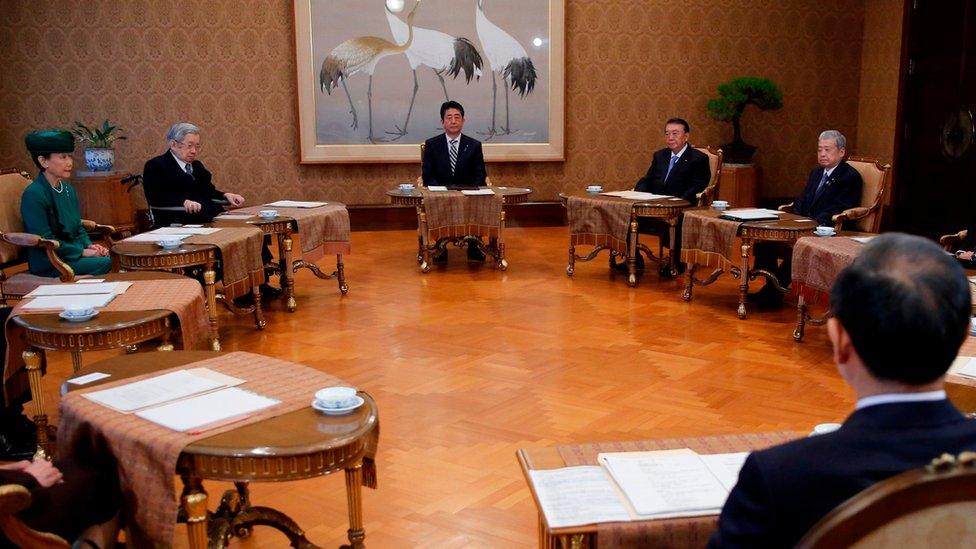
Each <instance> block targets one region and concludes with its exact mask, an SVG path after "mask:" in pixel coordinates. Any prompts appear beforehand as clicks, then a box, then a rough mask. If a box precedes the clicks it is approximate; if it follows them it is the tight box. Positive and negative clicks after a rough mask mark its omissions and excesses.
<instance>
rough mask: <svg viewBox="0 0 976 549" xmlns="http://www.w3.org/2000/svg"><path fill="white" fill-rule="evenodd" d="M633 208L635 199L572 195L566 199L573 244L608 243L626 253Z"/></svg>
mask: <svg viewBox="0 0 976 549" xmlns="http://www.w3.org/2000/svg"><path fill="white" fill-rule="evenodd" d="M633 209H634V202H633V201H631V200H626V199H623V198H614V197H608V196H601V195H599V194H594V195H593V196H570V197H569V198H567V200H566V217H567V219H568V221H569V242H570V246H594V247H595V246H605V247H607V248H609V249H611V250H613V251H614V252H616V253H618V254H620V255H624V256H626V255H627V254H628V248H627V236H628V234H629V233H630V215H631V212H632V211H633Z"/></svg>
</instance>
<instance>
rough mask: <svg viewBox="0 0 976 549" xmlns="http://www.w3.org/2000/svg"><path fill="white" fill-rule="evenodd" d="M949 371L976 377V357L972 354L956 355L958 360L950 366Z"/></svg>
mask: <svg viewBox="0 0 976 549" xmlns="http://www.w3.org/2000/svg"><path fill="white" fill-rule="evenodd" d="M949 373H950V374H956V375H959V376H965V377H972V378H976V358H973V357H971V356H958V357H956V360H954V361H953V362H952V365H951V366H949Z"/></svg>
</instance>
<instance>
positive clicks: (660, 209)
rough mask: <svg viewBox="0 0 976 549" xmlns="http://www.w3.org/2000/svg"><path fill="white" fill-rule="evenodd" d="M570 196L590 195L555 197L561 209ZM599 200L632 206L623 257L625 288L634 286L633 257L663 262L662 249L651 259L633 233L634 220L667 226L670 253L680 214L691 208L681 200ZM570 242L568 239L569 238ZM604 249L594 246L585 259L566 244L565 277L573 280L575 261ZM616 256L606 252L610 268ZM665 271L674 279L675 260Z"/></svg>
mask: <svg viewBox="0 0 976 549" xmlns="http://www.w3.org/2000/svg"><path fill="white" fill-rule="evenodd" d="M570 196H577V197H591V196H593V193H588V192H586V191H576V192H572V193H559V199H560V200H561V201H562V204H563V206H566V204H567V202H568V201H569V197H570ZM601 198H605V199H607V200H614V201H621V202H626V203H630V204H632V205H633V207H632V209H631V217H630V229H629V230H628V235H629V236H630V237H629V238H628V239H627V255H626V257H625V259H626V261H627V284H628V285H630V286H631V287H634V286H637V254H639V253H640V252H644V254H646V255H647V259H648V260H649V261H657V262H662V261H664V247H663V245H659V246H658V254H657V256H655V255H654V252H652V251H651V249H650V248H649V247H647V245H645V244H642V243H641V242H640V233H639V232H638V231H637V220H638V219H639V218H648V219H660V220H661V221H663V222H665V223H666V224H667V225H668V236H669V237H670V238H671V240H669V242H671V246H672V249H674V241H675V232H676V230H677V226H678V223H679V222H680V221H681V214H682V212H684V211H685V210H687V209H688V208H691V207H692V204H691V203H690V202H688V201H687V200H685V199H683V198H674V197H671V198H656V199H654V200H628V199H626V198H620V197H615V196H606V195H602V196H601ZM570 238H571V239H572V236H571V237H570ZM605 249H608V248H607V247H606V246H603V245H598V246H595V247H594V248H593V249H592V250H590V253H588V254H587V255H585V256H582V255H576V246H574V245H573V244H572V242H570V246H569V264H568V265H566V275H567V276H573V273H574V272H575V270H576V262H577V261H591V260H592V259H593V258H595V257H596V256H597V254H599V253H600V252H601V251H603V250H605ZM615 255H616V252H615V251H613V250H610V264H611V267H613V263H614V256H615ZM667 268H668V269H669V270H670V272H671V276H677V274H678V272H677V270H676V269H675V258H674V257H673V256H672V255H671V254H669V255H668V260H667Z"/></svg>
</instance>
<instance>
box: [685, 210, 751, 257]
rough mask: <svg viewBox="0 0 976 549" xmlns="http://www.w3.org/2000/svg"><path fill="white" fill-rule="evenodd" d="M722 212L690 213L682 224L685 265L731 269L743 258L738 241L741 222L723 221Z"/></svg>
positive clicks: (704, 211) (702, 211)
mask: <svg viewBox="0 0 976 549" xmlns="http://www.w3.org/2000/svg"><path fill="white" fill-rule="evenodd" d="M720 215H722V212H721V211H718V210H712V209H703V210H688V211H686V212H685V213H684V216H683V218H682V220H681V261H682V262H683V263H688V264H696V265H701V266H703V267H712V266H715V267H721V268H723V269H727V268H728V267H729V266H731V265H733V264H734V263H735V261H736V259H737V258H738V257H739V255H738V254H736V253H735V249H734V246H735V238H736V236H737V235H738V234H739V226H740V225H742V222H741V221H731V220H728V219H720V218H719V216H720Z"/></svg>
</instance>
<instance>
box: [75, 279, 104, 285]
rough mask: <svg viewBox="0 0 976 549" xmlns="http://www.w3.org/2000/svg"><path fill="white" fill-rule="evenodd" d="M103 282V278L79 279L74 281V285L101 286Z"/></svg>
mask: <svg viewBox="0 0 976 549" xmlns="http://www.w3.org/2000/svg"><path fill="white" fill-rule="evenodd" d="M102 282H105V279H104V278H79V279H78V280H75V284H101V283H102Z"/></svg>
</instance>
